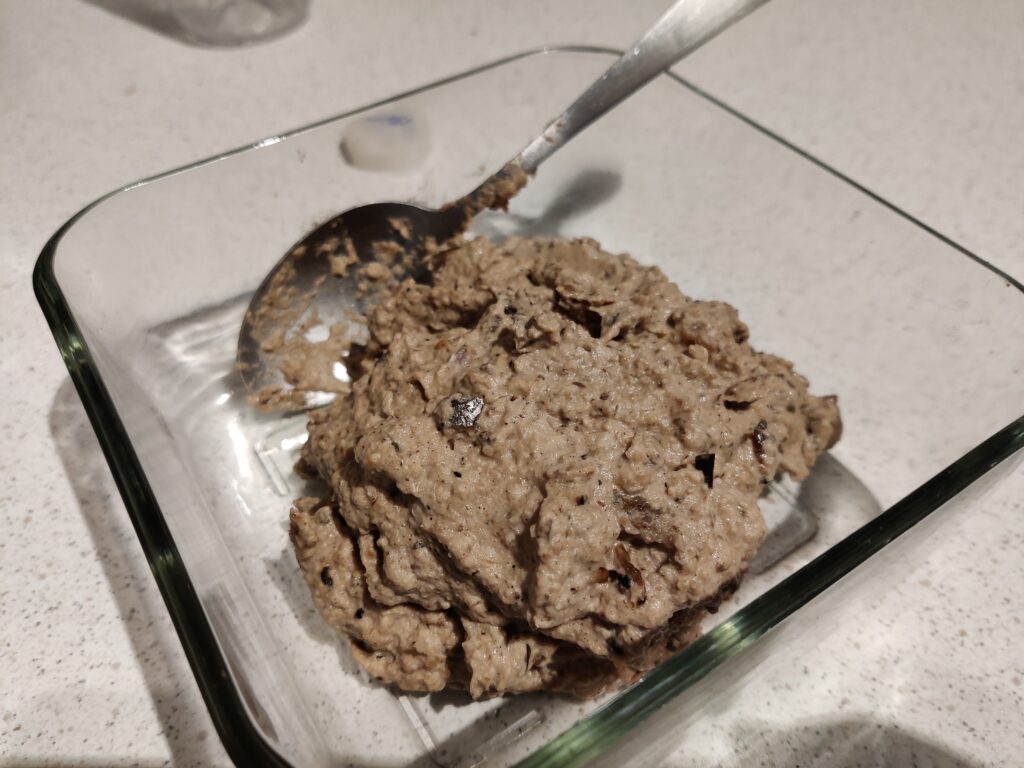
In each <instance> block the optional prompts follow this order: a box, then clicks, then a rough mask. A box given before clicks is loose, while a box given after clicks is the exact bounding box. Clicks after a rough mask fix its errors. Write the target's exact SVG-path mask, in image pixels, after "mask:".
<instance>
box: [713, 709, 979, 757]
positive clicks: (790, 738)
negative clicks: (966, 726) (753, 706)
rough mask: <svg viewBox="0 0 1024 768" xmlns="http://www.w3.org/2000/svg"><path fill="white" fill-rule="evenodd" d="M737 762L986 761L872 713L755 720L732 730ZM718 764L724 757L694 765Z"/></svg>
mask: <svg viewBox="0 0 1024 768" xmlns="http://www.w3.org/2000/svg"><path fill="white" fill-rule="evenodd" d="M729 735H730V738H731V741H732V745H733V749H734V750H735V754H736V757H735V759H734V760H733V761H730V762H727V763H726V765H728V766H734V767H735V768H761V767H762V766H765V767H772V768H773V767H774V766H800V768H819V767H820V768H826V767H827V768H889V767H890V766H891V768H910V766H914V767H915V768H981V764H980V763H977V762H974V761H972V760H971V759H969V758H968V757H966V756H965V755H961V754H957V753H955V752H953V751H951V750H950V749H949V747H947V746H944V745H940V744H935V743H932V742H930V741H928V740H927V738H926V737H924V736H922V735H920V734H915V733H912V732H910V731H907V730H905V729H903V728H900V727H898V726H897V725H896V724H894V723H891V722H882V721H879V720H875V719H873V717H872V716H871V715H853V716H850V717H847V718H838V719H823V720H817V721H810V722H804V723H802V724H800V725H799V726H797V727H794V728H784V729H783V728H779V727H778V726H777V725H775V724H772V723H767V722H756V721H755V722H750V723H745V724H742V725H741V726H739V727H738V728H736V729H735V730H734V731H733V732H732V733H730V734H729ZM712 764H714V765H718V764H719V762H718V761H714V762H707V763H705V762H700V761H697V762H695V763H694V765H712Z"/></svg>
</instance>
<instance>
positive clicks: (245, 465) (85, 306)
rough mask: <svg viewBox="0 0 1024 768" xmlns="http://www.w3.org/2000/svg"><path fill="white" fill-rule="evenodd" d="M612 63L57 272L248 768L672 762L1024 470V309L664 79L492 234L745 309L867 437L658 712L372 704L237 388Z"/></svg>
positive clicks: (139, 227) (799, 158) (186, 624)
mask: <svg viewBox="0 0 1024 768" xmlns="http://www.w3.org/2000/svg"><path fill="white" fill-rule="evenodd" d="M615 55H617V54H616V53H615V52H614V51H608V50H601V49H594V48H560V49H554V50H543V51H534V52H529V53H524V54H521V55H517V56H513V57H510V58H508V59H503V60H501V61H498V62H495V63H492V64H489V65H487V66H484V67H480V68H478V69H475V70H472V71H470V72H466V73H464V74H461V75H457V76H455V77H452V78H449V79H447V80H444V81H441V82H438V83H434V84H432V85H429V86H425V87H423V88H419V89H417V90H415V91H411V92H409V93H406V94H402V95H400V96H397V97H395V98H393V99H389V100H387V101H383V102H379V103H377V104H373V105H370V106H368V107H365V108H363V109H360V110H356V111H354V112H351V113H348V114H345V115H341V116H339V117H332V118H329V119H327V120H324V121H322V122H320V123H317V124H315V125H312V126H307V127H304V128H301V129H298V130H294V131H290V132H287V133H283V134H280V135H277V136H273V137H270V138H268V139H265V140H263V141H260V142H258V143H256V144H254V145H252V146H249V147H245V148H243V149H240V150H236V151H234V152H229V153H226V154H224V155H221V156H219V157H215V158H211V159H209V160H205V161H202V162H199V163H196V164H193V165H191V166H188V167H186V168H182V169H179V170H177V171H173V172H170V173H167V174H163V175H161V176H158V177H155V178H152V179H148V180H146V181H142V182H139V183H137V184H133V185H131V186H128V187H125V188H124V189H121V190H118V191H116V192H114V193H112V194H110V195H108V196H106V197H104V198H102V199H101V200H99V201H97V202H95V203H93V204H92V205H90V206H89V207H87V208H85V209H84V210H83V211H81V212H80V213H79V214H77V215H76V216H75V217H73V218H72V219H71V220H70V221H69V222H68V223H67V224H65V225H64V226H63V227H62V228H61V229H60V230H59V231H58V232H57V233H56V234H55V235H54V236H53V238H52V239H51V240H50V242H49V243H48V244H47V245H46V247H45V249H44V251H43V253H42V255H41V256H40V258H39V261H38V264H37V267H36V271H35V276H34V280H35V288H36V293H37V295H38V298H39V301H40V303H41V305H42V307H43V311H44V313H45V314H46V317H47V320H48V321H49V323H50V326H51V328H52V330H53V334H54V337H55V339H56V342H57V345H58V347H59V349H60V351H61V354H62V355H63V357H64V360H65V362H66V364H67V366H68V370H69V371H70V373H71V377H72V379H73V381H74V383H75V385H76V387H77V389H78V391H79V394H80V396H81V398H82V400H83V402H84V404H85V408H86V410H87V411H88V414H89V417H90V420H91V421H92V424H93V427H94V428H95V430H96V432H97V434H98V436H99V439H100V443H101V445H102V447H103V450H104V452H105V454H106V457H107V460H108V463H109V464H110V467H111V470H112V472H113V474H114V476H115V478H116V480H117V483H118V486H119V488H120V490H121V493H122V495H123V497H124V500H125V503H126V506H127V508H128V511H129V514H130V515H131V517H132V520H133V523H134V525H135V528H136V531H137V532H138V535H139V539H140V541H141V542H142V546H143V549H144V551H145V552H146V555H147V557H148V559H149V562H150V565H151V567H152V570H153V573H154V576H155V578H156V580H157V583H158V584H159V587H160V589H161V592H162V594H163V596H164V600H165V601H166V603H167V607H168V610H169V612H170V614H171V617H172V619H173V621H174V624H175V627H176V629H177V631H178V634H179V637H180V638H181V641H182V643H183V645H184V647H185V650H186V653H187V655H188V658H189V660H190V663H191V665H192V669H193V671H194V673H195V676H196V679H197V681H198V683H199V687H200V689H201V691H202V694H203V696H204V699H205V701H206V703H207V706H208V707H209V709H210V712H211V715H212V717H213V720H214V723H215V725H216V727H217V730H218V733H219V734H220V737H221V739H222V741H223V742H224V744H225V747H226V748H227V750H228V752H229V753H230V755H231V756H232V758H233V759H234V760H235V761H236V762H237V763H238V764H240V765H293V766H320V765H348V764H355V765H375V766H397V765H407V764H408V765H431V764H434V763H439V764H441V765H445V766H460V767H464V766H470V765H478V764H483V763H486V764H487V765H510V764H516V763H519V762H524V763H525V764H528V765H579V764H582V763H584V762H587V761H591V760H595V759H599V760H601V762H604V763H607V764H608V765H615V764H622V763H625V762H629V761H634V762H644V763H652V762H653V761H655V760H656V759H657V755H660V754H663V753H664V751H665V750H667V749H670V748H671V744H670V742H671V741H672V739H673V738H674V734H676V733H678V732H680V731H681V729H683V728H685V726H686V724H687V723H688V722H690V721H691V720H692V719H693V718H694V717H696V714H697V713H698V712H699V711H700V710H701V709H702V708H706V707H709V706H711V705H712V704H716V705H718V706H727V702H728V697H729V696H730V695H731V694H730V692H735V690H736V687H737V686H738V685H739V684H740V681H742V679H743V676H744V675H745V674H746V673H747V672H748V671H749V670H750V669H752V668H755V667H756V665H757V664H758V663H759V660H763V659H765V658H766V655H768V654H776V656H775V658H788V657H787V656H785V655H781V656H780V655H778V654H780V653H781V652H780V651H779V650H778V649H779V648H780V647H784V648H785V649H786V651H785V652H786V653H788V654H792V653H793V652H794V649H799V648H800V647H802V646H801V643H804V644H806V643H810V642H812V638H814V637H816V636H819V635H820V633H821V632H823V631H827V626H828V621H827V608H828V605H829V603H830V601H833V602H834V601H836V600H844V601H846V600H853V599H857V596H858V595H864V594H865V593H867V594H869V593H871V592H872V591H877V590H880V589H884V588H885V585H886V583H888V582H889V581H891V580H893V579H896V578H899V568H900V565H901V563H906V562H908V559H909V558H911V557H912V551H913V547H914V546H915V542H917V544H916V546H920V545H921V544H920V542H923V541H926V539H925V537H924V535H923V534H924V533H925V532H927V531H928V530H931V529H932V528H934V524H935V523H937V522H938V521H940V520H941V519H942V516H941V515H939V514H937V513H938V512H939V511H940V510H946V509H950V508H951V507H952V503H953V502H955V501H959V500H962V498H963V495H962V492H964V491H965V489H971V490H977V489H979V488H981V487H982V485H983V484H978V483H975V481H976V480H978V479H979V478H981V477H982V476H985V477H986V478H989V479H991V478H992V477H994V476H995V473H992V472H990V470H992V469H993V468H994V467H996V466H997V465H998V466H1001V467H1002V468H1003V469H1005V468H1006V467H1008V466H1010V464H1011V462H1009V461H1004V460H1006V459H1010V458H1016V459H1019V458H1020V456H1021V451H1020V449H1021V448H1022V447H1024V417H1022V416H1021V414H1022V412H1024V407H1022V406H1024V402H1022V401H1024V397H1022V385H1021V374H1022V371H1024V345H1022V344H1021V343H1020V329H1021V328H1022V327H1024V289H1022V286H1021V285H1020V283H1017V282H1016V281H1014V280H1013V279H1012V278H1010V277H1009V276H1007V275H1004V274H1002V273H999V272H998V270H996V269H994V268H993V267H991V266H990V265H988V264H986V263H984V262H983V261H981V260H980V259H978V258H976V257H974V256H973V255H971V254H970V253H968V252H966V251H965V250H964V249H962V248H960V247H958V246H957V245H956V244H954V243H952V242H950V241H948V240H945V239H944V238H942V237H941V236H939V235H937V234H936V233H935V232H932V231H930V230H928V229H927V228H926V227H924V226H923V225H921V224H920V223H918V222H916V221H914V220H913V219H911V218H910V217H908V216H907V215H905V214H903V213H901V212H900V211H898V210H897V209H895V208H893V207H892V206H890V205H888V204H887V203H885V202H884V201H882V200H880V199H878V198H876V197H874V196H873V195H871V193H870V192H868V191H866V190H864V189H861V188H858V187H857V186H856V185H854V184H853V183H851V182H850V181H849V180H847V179H844V178H843V177H842V176H841V175H839V174H837V173H836V172H834V171H832V170H830V169H828V168H827V167H825V166H823V165H822V164H820V163H818V162H817V161H815V160H814V159H813V158H811V157H809V156H807V155H805V154H803V153H801V152H800V151H799V150H797V149H795V148H793V147H791V146H789V145H787V144H786V143H785V142H784V141H782V140H781V139H779V138H778V137H775V136H773V135H771V134H770V133H769V132H767V131H765V130H764V129H762V128H760V127H759V126H757V125H756V124H754V123H752V122H751V121H750V120H748V119H746V118H744V117H743V116H742V115H739V114H737V113H735V112H734V111H732V110H730V109H729V108H728V107H727V106H725V105H723V104H721V103H719V102H717V101H716V100H715V99H714V98H712V97H711V96H709V95H708V94H705V93H702V92H701V91H700V90H699V89H697V88H695V87H693V86H692V85H690V84H688V83H686V82H685V81H683V80H681V79H679V78H676V77H674V76H671V75H665V76H663V77H660V78H658V79H657V80H656V81H654V82H653V83H652V84H651V85H650V86H649V87H648V88H646V89H645V90H643V91H642V92H641V93H639V94H637V95H636V96H634V97H632V98H631V99H629V101H628V102H626V103H625V104H624V105H623V106H622V107H621V108H619V109H618V110H616V111H615V112H613V113H611V114H610V115H608V116H607V117H606V118H605V119H604V120H602V121H601V122H599V123H597V124H596V125H594V126H592V127H591V128H590V129H588V130H587V131H586V132H585V133H584V134H582V135H581V136H580V137H579V138H578V139H577V140H576V141H574V142H573V143H572V144H570V145H569V146H568V147H566V148H565V149H564V150H563V151H562V152H560V153H559V154H558V155H557V156H555V157H554V158H553V159H552V160H551V161H550V162H549V163H548V164H546V165H545V166H544V168H543V169H542V170H541V172H540V174H539V175H538V178H537V179H536V180H534V181H533V182H532V183H531V184H530V185H529V186H528V187H527V188H526V190H525V191H524V192H523V193H522V194H521V195H520V196H519V197H517V198H516V199H515V200H514V201H513V203H512V206H511V211H510V213H509V214H508V215H504V214H497V213H488V214H486V215H483V216H481V217H480V218H479V219H478V221H477V222H476V224H475V227H474V228H475V231H476V232H477V233H483V234H488V235H490V236H492V237H502V236H505V235H508V234H533V233H540V234H554V233H557V234H560V235H565V236H579V235H588V236H591V237H594V238H596V239H598V240H599V241H601V243H602V244H603V245H604V246H605V248H606V249H608V250H611V251H628V252H630V253H632V254H634V255H635V256H636V257H637V258H639V259H640V260H641V261H645V262H649V263H656V264H658V265H660V266H661V267H662V269H663V270H664V271H665V272H666V273H667V274H668V276H669V277H670V278H671V279H673V280H675V281H676V282H677V283H678V284H679V285H680V286H681V288H682V289H683V291H684V292H685V293H687V294H689V295H691V296H694V297H700V298H719V299H723V300H726V301H728V302H730V303H732V304H733V305H735V306H736V307H737V308H738V309H739V311H740V314H741V317H742V318H743V319H744V320H745V321H746V322H747V323H748V324H749V325H750V327H751V330H752V342H753V343H754V344H755V346H757V347H758V348H760V349H763V350H766V351H771V352H774V353H777V354H780V355H783V356H785V357H788V358H789V359H791V360H794V361H795V362H796V365H797V368H798V369H799V370H800V371H801V372H803V373H805V374H806V375H807V376H808V377H809V378H810V380H811V382H812V385H813V386H812V389H813V391H815V392H817V393H822V394H824V393H837V394H838V395H839V400H840V406H841V408H842V412H843V418H844V422H845V433H844V436H843V438H842V440H841V442H840V443H839V444H838V445H837V446H836V447H835V448H834V449H833V450H832V451H831V453H830V454H829V455H827V456H826V457H824V458H823V459H822V460H821V462H820V463H819V465H818V466H817V467H816V469H815V471H814V472H813V474H812V475H811V477H810V478H809V479H807V480H806V481H804V482H803V483H802V484H801V485H799V486H797V485H794V484H792V483H787V482H779V483H776V484H775V485H773V486H772V488H771V490H770V491H769V493H768V495H767V497H766V498H765V499H764V506H765V510H766V515H767V517H768V518H769V523H770V526H771V532H770V534H769V539H768V541H767V542H766V544H765V546H764V548H763V549H762V551H761V553H760V554H759V556H758V559H757V561H756V562H755V563H754V565H753V567H752V569H751V571H752V572H751V573H750V574H749V576H748V578H747V579H746V580H745V581H744V583H743V586H742V587H741V589H740V590H739V592H738V593H737V594H736V596H735V597H734V598H733V599H732V600H730V601H728V602H727V603H726V604H725V605H723V606H722V608H721V610H720V612H719V613H718V614H717V616H715V617H713V619H714V620H713V621H710V622H709V623H708V625H707V629H709V630H711V631H709V632H708V633H707V634H706V635H705V636H704V637H703V638H702V639H701V640H699V641H698V642H697V643H695V644H693V645H691V646H690V647H689V648H687V649H685V650H683V651H682V652H680V653H679V654H677V655H676V656H675V657H673V658H672V659H670V660H669V661H668V662H666V663H665V664H663V665H661V667H659V668H658V669H656V670H654V671H653V672H652V673H650V674H649V675H647V676H646V677H645V678H644V679H643V680H642V681H640V682H639V683H637V684H635V685H634V686H632V687H631V688H630V689H628V690H626V691H623V692H621V693H619V694H618V695H615V696H609V697H606V698H605V699H604V700H602V701H598V702H590V703H585V704H580V703H578V702H573V701H567V700H565V699H561V698H553V697H543V696H520V697H513V698H507V699H497V700H491V701H486V702H478V703H473V702H470V701H468V700H467V699H466V698H465V697H463V696H460V695H455V694H435V695H430V696H400V695H396V694H395V693H394V692H392V691H391V690H389V689H387V688H383V687H380V686H377V685H375V684H372V683H371V682H369V681H368V679H367V678H365V676H364V675H363V674H362V673H360V672H359V671H358V670H357V668H356V665H355V664H354V663H353V661H352V659H351V658H350V657H349V655H348V652H347V650H346V646H345V643H344V642H343V641H341V640H340V639H338V638H337V637H335V636H333V635H332V634H331V632H330V631H329V630H328V629H327V628H326V626H325V625H324V624H323V623H322V622H321V621H320V620H319V618H318V616H317V615H316V613H315V610H314V608H313V606H312V602H311V600H310V598H309V597H308V594H307V591H306V587H305V585H304V584H303V581H302V578H301V576H300V574H299V572H298V568H297V566H296V565H295V562H294V559H293V557H292V554H291V550H290V545H289V543H288V537H287V513H288V508H289V502H290V499H291V497H292V494H293V493H295V492H296V482H295V480H294V478H293V477H292V475H291V463H292V461H293V460H294V457H295V452H296V450H297V448H298V446H299V445H301V442H302V440H303V439H304V435H305V432H304V419H303V418H302V417H301V416H291V417H280V416H266V415H260V414H257V413H254V412H253V411H252V410H251V409H250V408H249V407H248V406H247V404H246V400H245V394H244V392H243V391H242V389H241V386H240V383H239V382H238V380H237V377H236V375H235V374H234V372H233V368H232V363H233V354H234V345H235V340H236V336H237V333H238V328H239V323H240V320H241V317H242V314H243V311H244V309H245V306H246V303H247V301H248V296H249V295H250V293H251V292H252V290H253V289H254V288H255V287H256V286H257V285H258V284H259V282H260V280H261V278H262V277H263V275H264V274H265V273H266V272H267V271H268V269H269V268H270V267H271V266H272V265H273V264H274V263H275V262H276V261H277V259H278V258H279V257H280V256H281V255H282V254H283V253H284V252H285V251H286V249H287V248H288V247H289V246H290V245H291V244H292V243H293V242H294V241H295V240H296V239H298V238H299V237H300V236H301V235H303V234H304V233H305V232H307V231H308V230H309V229H310V228H311V227H312V226H313V225H314V224H316V223H318V222H319V221H322V220H324V219H326V218H328V217H329V216H331V215H333V214H334V213H336V212H338V211H340V210H344V209H347V208H350V207H352V206H355V205H359V204H362V203H366V202H373V201H378V200H410V201H415V202H417V203H422V204H426V205H430V206H436V205H439V204H441V203H443V202H445V201H447V200H450V199H452V198H454V197H455V196H457V195H459V194H461V193H464V192H466V191H467V190H469V189H471V188H473V187H474V186H475V185H476V183H477V182H478V181H480V180H481V179H482V178H483V176H484V175H485V174H486V173H488V172H489V171H490V170H491V169H493V168H496V167H498V166H499V165H500V164H501V163H502V162H503V161H505V160H506V159H507V158H508V157H509V156H510V155H511V154H512V153H513V152H514V151H515V150H516V149H518V148H519V147H520V146H521V145H522V144H524V143H525V141H526V140H527V139H528V138H530V137H531V135H532V134H533V133H534V132H536V130H537V129H538V127H539V126H542V125H543V124H544V123H545V122H546V120H547V119H549V118H550V117H551V116H552V115H554V114H556V113H557V112H558V111H559V110H560V109H561V108H562V107H563V106H564V104H566V103H568V101H569V100H570V98H571V97H572V96H574V95H575V94H576V93H578V92H579V91H581V90H582V88H583V87H584V86H585V85H586V84H588V83H589V82H590V81H591V80H592V79H593V78H594V77H596V76H597V75H598V74H599V73H600V72H601V71H602V70H603V69H604V68H606V67H607V66H608V64H609V63H610V62H611V61H612V60H613V58H614V56H615ZM381 148H383V149H381ZM396 159H397V161H395V162H391V161H392V160H396ZM382 160H383V163H382V162H381V161H382ZM382 164H383V165H386V166H387V167H386V168H385V167H381V166H382ZM922 521H924V522H927V523H929V525H925V524H919V523H922ZM908 531H909V532H910V533H909V534H908V535H905V536H904V535H903V534H904V533H907V532H908ZM897 545H899V546H897ZM894 553H895V554H894ZM908 553H909V554H908ZM808 603H810V604H809V605H808ZM822 616H825V618H822ZM712 627H714V628H713V629H712ZM659 750H660V751H659Z"/></svg>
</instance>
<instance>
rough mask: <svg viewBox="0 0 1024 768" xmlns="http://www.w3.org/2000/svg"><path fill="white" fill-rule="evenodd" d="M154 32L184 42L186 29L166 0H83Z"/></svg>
mask: <svg viewBox="0 0 1024 768" xmlns="http://www.w3.org/2000/svg"><path fill="white" fill-rule="evenodd" d="M83 2H85V3H86V4H88V5H91V6H94V7H96V8H100V9H101V10H104V11H106V12H107V13H110V14H113V15H114V16H119V17H121V18H122V19H124V20H126V21H130V22H132V23H134V24H138V25H139V26H140V27H145V28H146V29H149V30H151V31H153V32H156V33H158V34H161V35H164V36H165V37H169V38H171V39H173V40H177V41H179V42H184V33H185V31H184V29H182V26H181V23H180V22H179V21H178V19H177V18H175V16H174V14H173V13H171V11H170V10H169V7H168V3H167V2H165V1H164V0H83Z"/></svg>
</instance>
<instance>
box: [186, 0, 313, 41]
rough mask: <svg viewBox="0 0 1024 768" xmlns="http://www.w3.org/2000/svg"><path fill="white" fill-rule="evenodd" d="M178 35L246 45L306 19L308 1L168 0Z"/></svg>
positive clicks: (293, 26)
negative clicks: (179, 33) (178, 30)
mask: <svg viewBox="0 0 1024 768" xmlns="http://www.w3.org/2000/svg"><path fill="white" fill-rule="evenodd" d="M167 10H168V12H169V13H170V14H171V16H172V17H173V18H174V20H175V22H177V25H178V27H179V28H180V32H181V35H182V36H183V37H184V38H185V39H186V40H188V41H189V42H191V43H195V44H196V45H210V46H231V45H247V44H250V43H256V42H259V41H261V40H267V39H270V38H273V37H278V36H280V35H283V34H285V33H286V32H289V31H291V30H293V29H295V28H296V27H297V26H299V25H300V24H301V23H302V22H303V21H305V20H306V16H307V14H308V13H309V0H168V5H167Z"/></svg>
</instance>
